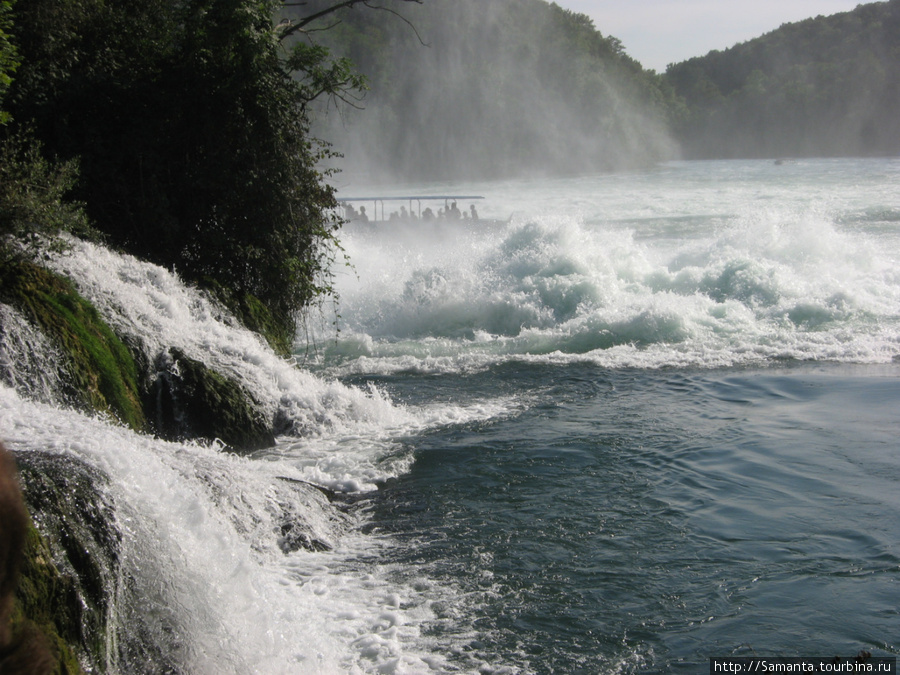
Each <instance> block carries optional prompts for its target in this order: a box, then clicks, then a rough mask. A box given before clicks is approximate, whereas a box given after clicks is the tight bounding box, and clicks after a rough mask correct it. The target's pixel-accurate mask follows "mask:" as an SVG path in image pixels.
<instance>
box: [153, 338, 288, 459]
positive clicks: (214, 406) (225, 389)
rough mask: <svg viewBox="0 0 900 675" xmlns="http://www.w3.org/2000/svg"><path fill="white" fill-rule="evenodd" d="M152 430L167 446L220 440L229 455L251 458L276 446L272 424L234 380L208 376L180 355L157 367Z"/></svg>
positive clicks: (175, 351) (164, 357) (165, 357)
mask: <svg viewBox="0 0 900 675" xmlns="http://www.w3.org/2000/svg"><path fill="white" fill-rule="evenodd" d="M157 369H158V373H159V376H158V378H157V380H156V382H155V385H154V387H153V391H152V396H153V405H152V407H148V410H149V409H151V408H152V409H153V410H154V412H153V414H152V424H153V426H154V428H155V430H156V432H157V433H158V434H159V435H160V436H161V437H163V438H166V439H169V440H189V439H198V438H200V439H208V440H213V439H219V440H221V441H222V442H223V443H225V444H226V445H227V446H228V447H229V449H231V450H233V451H237V452H252V451H254V450H259V449H261V448H267V447H271V446H273V445H275V434H274V431H273V427H272V423H271V422H270V421H267V420H266V419H265V418H264V416H263V414H262V413H261V412H260V410H259V406H258V404H256V402H255V401H254V400H253V397H252V396H251V395H250V394H249V393H248V392H247V391H246V390H245V389H244V388H243V387H242V386H241V385H240V384H239V383H238V382H236V381H235V380H233V379H230V378H227V377H225V376H224V375H221V374H219V373H216V372H215V371H213V370H211V369H210V368H208V367H207V366H205V365H204V364H202V363H201V362H199V361H197V360H195V359H192V358H190V357H188V356H186V355H185V354H184V352H182V351H181V350H179V349H176V348H174V347H172V348H170V349H169V350H168V351H167V352H165V353H163V354H162V355H161V356H160V358H159V359H158V361H157Z"/></svg>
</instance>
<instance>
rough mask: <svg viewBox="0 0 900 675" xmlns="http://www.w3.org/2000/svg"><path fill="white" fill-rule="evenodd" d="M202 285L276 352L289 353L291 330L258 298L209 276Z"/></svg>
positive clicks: (285, 354)
mask: <svg viewBox="0 0 900 675" xmlns="http://www.w3.org/2000/svg"><path fill="white" fill-rule="evenodd" d="M202 287H203V288H204V289H205V290H206V291H207V292H208V293H209V294H210V295H212V296H213V297H214V298H215V299H216V300H218V301H219V302H221V303H222V304H223V305H225V307H226V308H227V309H228V311H230V312H231V313H232V314H234V316H235V317H236V318H237V320H238V321H240V322H241V324H242V325H243V326H245V327H246V328H248V329H249V330H252V331H253V332H255V333H259V334H260V335H262V336H263V338H265V340H266V342H268V343H269V346H270V347H272V349H274V350H275V352H276V353H278V354H280V355H281V356H285V357H287V356H290V355H291V344H292V337H293V330H289V329H288V328H287V327H285V326H284V325H283V324H282V323H280V322H279V321H277V320H276V319H275V317H274V316H272V312H270V311H269V309H268V308H267V307H266V306H265V304H263V302H262V301H261V300H260V299H259V298H257V297H256V296H255V295H252V294H250V293H243V294H241V293H237V292H234V291H231V290H229V289H227V288H225V287H224V286H223V285H222V284H220V283H219V282H218V281H216V280H215V279H210V278H205V279H204V280H203V282H202Z"/></svg>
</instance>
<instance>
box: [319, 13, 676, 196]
mask: <svg viewBox="0 0 900 675" xmlns="http://www.w3.org/2000/svg"><path fill="white" fill-rule="evenodd" d="M308 4H309V5H311V6H315V5H316V4H317V3H316V0H310V2H309V3H308ZM318 4H319V5H323V4H327V2H325V1H324V0H318ZM378 4H380V5H382V6H384V7H385V8H386V9H387V10H394V11H397V12H401V13H402V15H403V17H404V18H406V19H407V21H408V23H404V22H402V21H398V20H397V17H396V16H395V15H394V14H392V12H391V11H380V12H378V11H371V12H359V11H347V12H344V13H343V14H342V15H340V19H341V23H340V24H339V25H336V26H333V27H332V28H331V29H330V30H328V31H327V32H326V33H323V34H322V36H321V38H319V39H321V40H322V41H323V42H324V43H325V44H327V45H328V46H329V47H330V48H331V49H332V51H334V52H335V53H338V54H341V55H342V56H346V57H348V58H349V59H350V60H351V61H352V62H353V63H355V64H357V66H358V68H359V70H360V71H361V72H362V73H363V74H364V75H365V76H366V77H367V79H368V83H369V86H370V90H369V92H368V94H367V96H366V98H365V100H364V101H360V102H359V105H360V106H361V107H363V108H364V109H362V110H354V109H353V108H345V109H344V110H343V115H342V116H341V117H338V116H335V115H331V116H329V117H328V118H327V120H326V122H328V123H329V124H331V128H329V129H325V130H322V131H321V132H320V133H321V134H322V135H325V136H327V137H328V138H329V139H333V142H334V144H335V147H337V148H338V149H339V150H340V151H341V152H342V153H343V154H344V155H345V156H346V160H345V162H344V165H345V170H346V171H348V172H350V171H365V172H367V173H366V175H365V176H363V177H362V178H361V180H373V179H375V178H378V177H381V178H385V177H391V176H393V177H397V176H399V177H401V178H407V179H408V178H415V179H421V178H423V177H433V178H460V177H466V178H469V177H491V176H499V175H504V176H505V175H516V174H518V175H522V174H529V173H543V174H559V173H577V172H584V171H597V170H610V169H619V168H625V167H631V166H640V165H646V164H652V163H653V162H655V161H658V160H659V159H663V158H666V157H668V156H669V155H670V154H671V152H672V145H671V144H670V142H669V139H668V136H667V134H666V130H665V126H666V115H667V114H668V111H669V109H670V108H671V107H674V105H675V103H674V101H673V99H672V98H671V96H669V95H668V94H666V93H665V91H664V89H663V88H662V87H661V82H660V77H658V76H657V75H656V74H655V73H653V72H651V71H645V70H643V69H642V68H641V66H640V64H639V63H637V62H636V61H635V60H633V59H631V58H630V57H629V56H628V55H627V54H626V53H625V51H624V49H623V46H622V44H621V43H620V42H619V40H617V39H616V38H614V37H609V36H603V35H602V34H601V33H600V32H599V31H597V30H596V28H595V27H594V25H593V23H592V22H591V19H590V18H588V17H587V16H585V15H582V14H577V13H573V12H570V11H568V10H565V9H562V8H561V7H559V6H558V5H556V4H551V3H548V2H546V1H545V0H491V2H483V1H482V0H427V1H426V2H425V3H423V4H422V5H421V6H418V5H413V6H402V7H399V6H398V5H399V4H400V3H398V2H397V1H396V0H393V2H391V0H385V1H384V2H380V3H378ZM320 25H321V26H326V25H330V24H329V23H328V22H327V21H323V22H321V24H320Z"/></svg>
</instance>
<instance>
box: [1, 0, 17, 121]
mask: <svg viewBox="0 0 900 675" xmlns="http://www.w3.org/2000/svg"><path fill="white" fill-rule="evenodd" d="M12 7H13V3H12V0H0V105H2V104H3V95H4V94H5V93H6V90H7V89H8V88H9V85H10V83H11V82H12V74H13V73H14V72H15V70H16V67H17V66H18V65H19V61H18V58H17V55H16V48H15V46H14V45H13V44H12V42H10V40H9V34H10V31H11V29H12ZM8 121H9V113H6V112H4V111H3V109H2V108H0V125H2V124H5V123H6V122H8Z"/></svg>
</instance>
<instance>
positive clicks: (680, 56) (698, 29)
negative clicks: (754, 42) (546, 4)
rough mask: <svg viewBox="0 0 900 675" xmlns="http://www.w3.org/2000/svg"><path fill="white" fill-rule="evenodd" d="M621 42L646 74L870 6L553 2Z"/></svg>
mask: <svg viewBox="0 0 900 675" xmlns="http://www.w3.org/2000/svg"><path fill="white" fill-rule="evenodd" d="M555 1H556V4H558V5H560V6H561V7H565V8H566V9H570V10H572V11H574V12H578V13H580V14H587V15H588V16H589V17H591V18H592V19H593V20H594V26H596V28H597V30H599V31H600V32H601V33H602V34H603V35H607V36H609V35H612V36H614V37H617V38H619V39H620V40H621V41H622V44H623V45H624V46H625V51H626V52H627V54H628V55H629V56H630V57H632V58H633V59H637V60H638V61H640V63H641V65H643V66H644V68H651V69H653V70H656V71H657V72H664V71H665V69H666V66H667V65H668V64H670V63H678V62H679V61H684V60H686V59H689V58H691V57H694V56H703V55H705V54H707V53H708V52H710V51H712V50H713V49H719V50H722V49H727V48H728V47H732V46H734V45H735V44H737V43H738V42H746V41H747V40H751V39H753V38H755V37H759V36H760V35H762V34H763V33H768V32H769V31H772V30H775V29H776V28H778V27H779V26H781V24H784V23H791V22H794V21H802V20H803V19H809V18H810V17H814V16H819V15H820V14H821V15H825V16H828V15H830V14H837V13H839V12H847V11H850V10H852V9H854V8H855V7H856V6H857V5H859V4H863V3H865V2H867V0H555Z"/></svg>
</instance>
